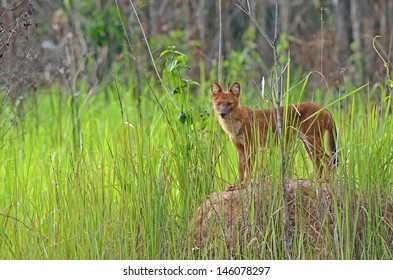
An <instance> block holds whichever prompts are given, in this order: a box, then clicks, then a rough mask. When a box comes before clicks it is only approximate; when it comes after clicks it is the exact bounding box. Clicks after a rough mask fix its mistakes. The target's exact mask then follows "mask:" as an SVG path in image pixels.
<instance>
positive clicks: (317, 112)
mask: <svg viewBox="0 0 393 280" xmlns="http://www.w3.org/2000/svg"><path fill="white" fill-rule="evenodd" d="M210 92H211V95H212V97H213V107H214V111H215V112H216V114H217V118H218V121H219V123H220V124H221V127H222V128H223V129H224V130H225V131H226V132H227V133H228V134H229V136H230V138H231V141H232V143H233V145H234V146H235V148H236V151H237V154H238V168H239V177H238V179H237V181H236V182H235V183H234V184H233V185H231V186H230V187H228V188H227V190H228V191H230V190H235V189H240V188H242V187H244V181H246V182H247V183H249V182H250V179H251V178H250V175H251V174H250V172H251V170H252V168H251V163H252V160H253V156H254V155H255V152H254V151H255V150H256V149H255V148H256V147H257V146H262V145H265V144H266V142H267V137H268V134H269V131H272V132H273V135H277V126H276V114H277V108H274V109H267V110H254V109H251V108H248V107H245V106H241V105H240V101H239V96H240V84H239V83H238V82H234V83H233V84H232V85H231V87H230V88H229V91H228V92H224V91H223V90H222V88H221V86H220V84H219V83H217V82H213V83H212V85H211V87H210ZM279 112H280V121H281V124H282V125H281V127H282V131H283V135H285V139H284V140H285V141H286V143H288V142H289V141H293V138H294V136H297V137H298V138H300V139H301V140H302V141H303V143H304V146H305V148H306V150H307V152H308V154H309V155H310V157H311V159H312V160H313V162H314V163H315V165H316V167H317V169H318V172H319V175H320V176H321V177H322V175H323V173H324V169H327V168H328V169H327V170H328V171H330V169H331V168H332V165H333V164H334V166H336V165H337V164H338V158H337V154H336V143H335V135H336V129H335V126H334V122H333V119H332V116H331V114H330V113H329V112H328V111H327V110H326V109H323V108H322V107H321V106H320V105H318V104H315V103H311V102H304V103H298V104H291V105H289V106H288V107H286V108H285V107H284V106H282V107H280V108H279ZM325 132H327V135H328V143H329V146H330V150H331V152H332V156H333V162H332V160H331V157H330V156H329V155H327V154H326V153H325V152H324V149H323V144H324V141H323V137H324V134H325ZM276 140H277V139H276ZM276 142H277V141H276ZM245 176H246V178H245Z"/></svg>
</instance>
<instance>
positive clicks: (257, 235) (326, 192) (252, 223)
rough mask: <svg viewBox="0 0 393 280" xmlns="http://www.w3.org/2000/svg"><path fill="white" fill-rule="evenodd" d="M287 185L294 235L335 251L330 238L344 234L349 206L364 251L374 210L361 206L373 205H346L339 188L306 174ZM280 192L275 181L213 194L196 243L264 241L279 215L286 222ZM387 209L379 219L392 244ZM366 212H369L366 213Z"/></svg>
mask: <svg viewBox="0 0 393 280" xmlns="http://www.w3.org/2000/svg"><path fill="white" fill-rule="evenodd" d="M287 184H288V188H287V201H288V210H289V219H290V237H291V240H293V238H294V237H295V238H301V239H303V240H307V242H305V244H312V247H313V250H315V251H317V252H319V255H320V256H321V257H322V258H324V257H326V256H328V255H329V252H324V250H326V248H327V246H326V245H327V244H326V242H334V241H337V240H338V239H339V236H340V234H339V233H338V232H337V230H338V227H337V223H339V222H342V219H341V216H342V215H345V213H344V214H343V211H349V212H350V213H346V214H348V215H349V216H348V217H351V215H354V217H357V219H356V222H355V221H354V222H353V223H352V224H351V225H349V227H351V228H352V229H354V228H355V227H356V230H357V231H356V236H355V238H354V239H356V241H355V242H358V243H359V244H358V245H359V246H355V247H357V248H359V252H358V253H357V254H356V255H359V254H361V250H362V249H361V248H360V247H361V245H362V244H361V242H362V241H361V240H362V239H361V234H362V229H363V228H364V225H365V224H366V223H367V219H369V218H370V212H368V211H365V210H359V208H364V209H366V208H367V207H366V206H365V205H364V204H363V203H362V202H359V200H358V201H356V200H354V201H355V203H354V205H355V207H353V209H343V208H342V207H340V201H341V195H340V193H339V191H338V190H334V189H331V188H330V186H329V185H328V184H325V183H315V182H312V181H310V180H303V179H299V180H289V181H288V182H287ZM274 194H275V195H277V191H276V192H272V184H269V183H261V184H258V185H254V186H248V187H247V188H244V189H241V190H236V191H230V192H227V191H224V192H216V193H213V194H211V195H210V196H209V197H208V198H207V199H206V201H204V202H203V203H202V204H201V205H200V206H199V208H198V210H197V214H196V218H195V232H194V240H195V244H196V245H197V247H199V248H200V247H201V246H208V247H209V248H212V246H215V245H216V244H217V242H224V243H225V245H226V247H227V248H229V249H231V250H232V249H236V248H237V247H238V246H240V247H242V246H245V245H247V244H250V242H253V243H261V242H262V240H263V239H264V238H265V237H266V232H267V231H266V228H267V227H272V226H273V225H272V224H271V223H272V221H273V219H274V218H276V221H277V220H278V221H279V222H283V214H282V212H283V211H282V205H283V199H282V197H280V198H278V199H277V197H275V198H274V199H272V195H274ZM355 197H356V196H355ZM356 208H357V209H356ZM385 209H386V211H385V215H384V216H383V217H382V216H381V217H379V218H380V219H381V224H384V225H385V226H386V228H387V229H386V230H384V231H383V232H384V233H386V242H387V244H390V245H389V246H392V244H391V242H392V240H393V238H392V225H393V219H392V218H393V207H392V204H391V203H390V204H389V205H387V206H386V207H385ZM371 210H372V209H371ZM337 213H338V214H337ZM365 213H367V215H368V216H367V217H366V216H364V214H365ZM336 215H339V217H336ZM273 216H274V217H273ZM375 216H378V215H375ZM277 218H278V219H277ZM351 222H352V221H351ZM368 222H369V221H368ZM276 227H277V225H276ZM278 227H280V225H278ZM327 234H328V235H330V236H329V238H326V235H327ZM281 241H282V240H281ZM237 249H238V248H237ZM359 257H360V255H359Z"/></svg>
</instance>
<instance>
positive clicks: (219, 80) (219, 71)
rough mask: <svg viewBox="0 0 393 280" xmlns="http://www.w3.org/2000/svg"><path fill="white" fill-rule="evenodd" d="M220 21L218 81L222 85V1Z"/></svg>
mask: <svg viewBox="0 0 393 280" xmlns="http://www.w3.org/2000/svg"><path fill="white" fill-rule="evenodd" d="M218 19H219V32H218V33H219V35H218V37H219V38H218V67H217V80H218V82H219V83H221V59H222V53H221V49H222V45H221V44H222V18H221V0H218Z"/></svg>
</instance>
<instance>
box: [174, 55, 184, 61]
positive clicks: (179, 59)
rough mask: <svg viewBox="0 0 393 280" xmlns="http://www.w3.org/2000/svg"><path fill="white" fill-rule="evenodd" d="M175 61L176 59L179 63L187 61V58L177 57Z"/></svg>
mask: <svg viewBox="0 0 393 280" xmlns="http://www.w3.org/2000/svg"><path fill="white" fill-rule="evenodd" d="M175 59H176V60H177V61H186V57H185V56H184V55H179V56H176V57H175Z"/></svg>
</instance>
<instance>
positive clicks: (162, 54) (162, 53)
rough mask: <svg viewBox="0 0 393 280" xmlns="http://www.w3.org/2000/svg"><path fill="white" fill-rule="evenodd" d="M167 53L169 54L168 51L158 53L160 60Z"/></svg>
mask: <svg viewBox="0 0 393 280" xmlns="http://www.w3.org/2000/svg"><path fill="white" fill-rule="evenodd" d="M169 52H170V50H165V51H162V52H161V53H160V58H161V57H163V56H164V55H166V54H167V53H169Z"/></svg>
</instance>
